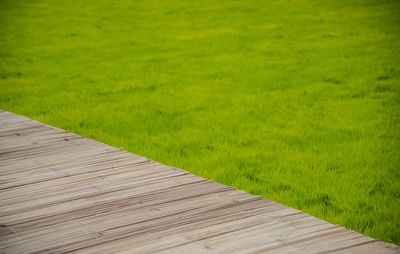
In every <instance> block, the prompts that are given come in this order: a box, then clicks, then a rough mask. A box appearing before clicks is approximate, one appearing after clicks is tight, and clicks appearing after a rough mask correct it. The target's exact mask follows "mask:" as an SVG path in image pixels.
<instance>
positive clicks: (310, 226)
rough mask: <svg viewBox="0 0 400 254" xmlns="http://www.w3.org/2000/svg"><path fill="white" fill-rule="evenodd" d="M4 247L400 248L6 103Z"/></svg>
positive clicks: (1, 125)
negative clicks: (21, 112)
mask: <svg viewBox="0 0 400 254" xmlns="http://www.w3.org/2000/svg"><path fill="white" fill-rule="evenodd" d="M0 169H1V170H0V225H1V227H0V253H64V252H68V253H70V252H79V253H96V254H98V253H190V254H194V253H298V254H301V253H400V248H399V247H397V246H395V245H393V244H387V243H383V242H380V241H377V240H375V239H372V238H369V237H366V236H363V235H360V234H358V233H355V232H353V231H350V230H347V229H345V228H342V227H339V226H337V225H332V224H329V223H327V222H325V221H322V220H319V219H316V218H314V217H312V216H310V215H307V214H305V213H302V212H301V211H298V210H295V209H292V208H288V207H286V206H283V205H281V204H278V203H275V202H272V201H269V200H265V199H261V198H260V197H258V196H254V195H250V194H248V193H245V192H243V191H238V190H235V189H233V188H231V187H228V186H225V185H222V184H218V183H215V182H212V181H209V180H206V179H203V178H200V177H197V176H194V175H191V174H189V173H187V172H185V171H183V170H180V169H176V168H173V167H169V166H165V165H162V164H160V163H157V162H154V161H152V160H149V159H146V158H143V157H140V156H137V155H134V154H131V153H128V152H126V151H124V150H122V149H117V148H113V147H110V146H108V145H105V144H102V143H99V142H96V141H93V140H90V139H88V138H84V137H82V136H79V135H75V134H72V133H70V132H67V131H64V130H60V129H57V128H54V127H51V126H48V125H45V124H42V123H39V122H36V121H33V120H30V119H28V118H26V117H22V116H19V115H15V114H12V113H9V112H6V111H0Z"/></svg>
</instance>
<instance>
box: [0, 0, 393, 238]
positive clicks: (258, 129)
mask: <svg viewBox="0 0 400 254" xmlns="http://www.w3.org/2000/svg"><path fill="white" fill-rule="evenodd" d="M0 17H1V20H0V60H1V61H0V106H1V108H3V109H5V110H10V111H12V112H15V113H19V114H23V115H26V116H29V117H31V118H34V119H37V120H40V121H43V122H45V123H48V124H51V125H54V126H57V127H60V128H64V129H68V130H70V131H72V132H76V133H79V134H81V135H85V136H88V137H90V138H93V139H96V140H99V141H102V142H105V143H107V144H110V145H113V146H116V147H125V148H126V149H127V150H128V151H130V152H133V153H136V154H140V155H143V156H146V157H149V158H151V159H153V160H156V161H160V162H162V163H165V164H168V165H173V166H176V167H180V168H183V169H185V170H188V171H190V172H191V173H194V174H197V175H200V176H203V177H206V178H209V179H212V180H216V181H219V182H221V183H224V184H228V185H232V186H234V187H236V188H238V189H243V190H246V191H248V192H251V193H254V194H258V195H262V196H263V197H265V198H268V199H272V200H275V201H278V202H280V203H283V204H286V205H289V206H292V207H295V208H297V209H300V210H303V211H305V212H307V213H309V214H312V215H315V216H317V217H319V218H322V219H325V220H327V221H329V222H331V223H335V224H340V225H342V226H345V227H348V228H350V229H353V230H356V231H358V232H361V233H364V234H367V235H369V236H371V237H375V238H378V239H382V240H385V241H389V242H393V243H396V244H400V168H399V165H400V135H399V132H400V116H399V114H400V86H399V81H400V64H399V59H400V58H399V56H400V54H399V48H400V47H399V46H400V36H399V34H400V26H399V24H400V2H399V1H394V0H393V1H384V0H382V1H375V0H360V1H356V0H351V1H349V0H348V1H339V0H335V1H333V0H332V1H297V0H293V1H289V0H288V1H285V0H270V1H222V0H221V1H208V0H202V1H196V0H195V1H173V0H167V1H159V0H157V1H128V0H127V1H115V2H113V1H61V2H59V1H58V2H57V3H56V2H54V1H47V0H40V1H39V0H35V1H25V0H21V1H8V0H3V1H0Z"/></svg>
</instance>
